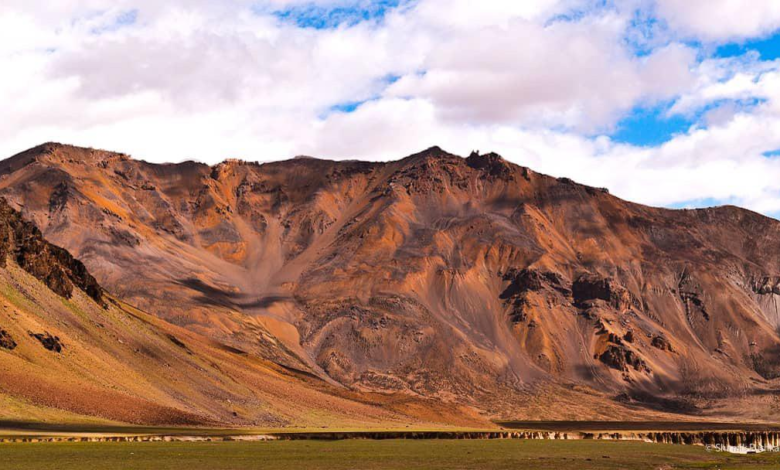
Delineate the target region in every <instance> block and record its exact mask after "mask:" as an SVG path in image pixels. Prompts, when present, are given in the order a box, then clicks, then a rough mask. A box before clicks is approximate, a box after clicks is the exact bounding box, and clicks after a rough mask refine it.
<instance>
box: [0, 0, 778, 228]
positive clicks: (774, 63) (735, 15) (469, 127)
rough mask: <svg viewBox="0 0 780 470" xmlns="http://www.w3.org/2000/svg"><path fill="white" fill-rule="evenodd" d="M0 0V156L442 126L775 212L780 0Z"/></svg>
mask: <svg viewBox="0 0 780 470" xmlns="http://www.w3.org/2000/svg"><path fill="white" fill-rule="evenodd" d="M747 5H748V2H745V1H744V0H684V1H682V0H483V1H481V2H475V1H473V0H375V1H368V0H167V1H165V2H160V1H159V0H110V1H109V0H80V1H75V0H57V1H47V2H32V1H30V0H2V1H1V2H0V103H1V104H2V105H0V157H3V158H4V157H6V156H11V155H13V154H15V153H17V152H20V151H22V150H25V149H27V148H29V147H32V146H35V145H38V144H40V143H43V142H48V141H57V142H63V143H70V144H75V145H82V146H89V147H96V148H104V149H108V150H115V151H121V152H126V153H129V154H131V155H132V156H134V157H136V158H140V159H144V160H147V161H153V162H178V161H183V160H189V159H192V160H198V161H203V162H207V163H217V162H219V161H222V160H224V159H226V158H242V159H245V160H253V161H271V160H280V159H287V158H291V157H293V156H297V155H310V156H315V157H319V158H331V159H362V160H395V159H399V158H402V157H404V156H406V155H409V154H411V153H415V152H417V151H420V150H423V149H425V148H428V147H431V146H434V145H438V146H440V147H442V148H444V149H446V150H448V151H450V152H453V153H457V154H460V155H467V154H469V153H470V152H471V151H473V150H478V151H482V152H488V151H495V152H498V153H500V154H501V155H503V156H504V157H505V158H506V159H507V160H510V161H513V162H515V163H518V164H521V165H524V166H528V167H530V168H532V169H534V170H536V171H539V172H542V173H547V174H550V175H553V176H566V177H569V178H572V179H574V180H576V181H579V182H582V183H585V184H590V185H594V186H599V187H607V188H609V189H610V190H611V192H612V193H613V194H616V195H617V196H620V197H622V198H625V199H628V200H631V201H635V202H640V203H644V204H650V205H656V206H666V207H673V208H690V207H704V206H712V205H720V204H736V205H740V206H743V207H746V208H749V209H752V210H755V211H758V212H761V213H764V214H767V215H770V216H773V217H780V1H777V0H750V2H749V6H747Z"/></svg>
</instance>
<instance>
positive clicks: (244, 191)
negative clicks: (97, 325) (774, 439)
mask: <svg viewBox="0 0 780 470" xmlns="http://www.w3.org/2000/svg"><path fill="white" fill-rule="evenodd" d="M0 194H2V195H3V196H5V197H6V198H7V199H8V201H9V202H10V203H11V205H12V206H14V207H16V208H19V209H20V210H21V212H22V214H23V215H24V217H25V218H28V219H29V220H31V221H33V222H35V224H37V225H38V226H39V227H40V228H41V230H42V231H43V234H44V235H45V236H46V237H47V238H48V239H50V240H51V241H53V242H54V243H57V244H59V245H61V246H63V247H65V248H67V249H68V250H70V251H71V252H72V253H73V254H74V255H75V256H77V257H78V258H79V259H81V260H82V261H83V262H84V264H85V265H86V266H87V267H88V268H89V270H90V271H91V272H92V273H93V274H94V275H95V277H96V278H97V280H98V281H99V282H100V283H101V284H102V285H103V286H105V287H106V288H107V290H108V291H109V292H112V293H113V294H114V295H116V296H117V297H118V298H120V299H122V300H124V301H126V302H128V303H130V304H133V305H137V306H138V307H140V308H142V309H144V310H146V311H149V312H151V313H153V314H154V315H157V316H159V317H161V318H162V319H164V320H167V321H168V322H171V323H173V324H176V325H178V326H181V327H184V328H186V329H188V330H190V331H192V332H193V334H196V335H197V336H198V337H199V338H200V337H208V338H209V339H210V340H212V341H216V342H219V343H224V344H227V345H229V346H230V347H232V348H236V349H239V350H241V351H246V352H247V353H248V355H249V357H257V358H258V360H263V361H267V362H268V363H269V364H276V365H278V367H281V368H282V369H285V370H292V371H300V372H295V373H296V374H304V373H309V374H312V375H313V376H316V377H318V378H319V379H321V381H322V382H321V385H319V386H322V387H329V388H328V390H331V391H332V392H328V393H337V394H338V393H342V392H336V391H338V390H343V391H344V392H343V393H354V394H358V396H361V397H363V398H362V399H364V400H366V401H368V402H372V403H378V404H379V405H380V406H381V403H380V401H382V400H384V402H385V403H386V402H387V401H388V400H396V399H402V398H403V399H413V400H420V402H419V403H422V405H420V406H422V407H423V408H425V407H433V406H434V403H444V404H447V405H448V406H453V405H461V406H465V407H470V408H473V409H476V410H479V411H480V412H481V413H483V416H485V417H490V418H497V417H502V418H578V419H582V418H596V417H601V418H618V417H619V418H626V417H632V416H633V417H652V416H659V414H660V413H662V412H675V413H688V414H691V415H693V416H738V417H740V418H743V419H748V418H750V419H774V418H776V417H777V415H778V413H779V412H780V411H779V410H778V408H777V400H776V396H777V395H776V393H777V392H776V388H777V385H778V382H777V380H776V378H777V377H778V376H780V362H778V360H780V356H779V355H780V336H779V335H778V332H777V330H778V326H780V312H778V299H779V298H780V297H778V296H780V287H778V283H779V282H780V222H778V221H776V220H773V219H769V218H766V217H763V216H761V215H758V214H755V213H752V212H749V211H746V210H743V209H739V208H736V207H720V208H713V209H705V210H683V211H673V210H666V209H657V208H651V207H645V206H641V205H637V204H633V203H629V202H626V201H622V200H620V199H618V198H616V197H613V196H611V195H610V194H609V193H608V192H607V191H606V190H604V189H597V188H590V187H586V186H583V185H579V184H577V183H574V182H573V181H571V180H568V179H564V178H559V179H556V178H552V177H548V176H544V175H541V174H538V173H535V172H533V171H531V170H529V169H527V168H522V167H518V166H516V165H513V164H511V163H508V162H506V161H505V160H503V159H502V158H501V157H499V156H498V155H495V154H485V155H479V154H473V155H472V156H470V157H468V158H465V159H464V158H461V157H458V156H455V155H451V154H448V153H447V152H444V151H443V150H441V149H439V148H432V149H429V150H426V151H424V152H422V153H420V154H417V155H413V156H410V157H407V158H404V159H403V160H400V161H396V162H390V163H366V162H357V161H343V162H333V161H323V160H316V159H311V158H299V159H295V160H290V161H285V162H275V163H267V164H262V165H260V164H255V163H245V162H240V161H226V162H224V163H221V164H219V165H216V166H213V167H210V166H207V165H204V164H199V163H193V162H185V163H181V164H166V165H156V164H150V163H146V162H143V161H138V160H133V159H131V158H130V157H128V156H127V155H123V154H117V153H112V152H105V151H99V150H92V149H83V148H76V147H70V146H64V145H59V144H45V145H42V146H40V147H36V148H34V149H31V150H29V151H26V152H24V153H21V154H19V155H16V156H14V157H12V158H9V159H7V160H5V161H3V162H0ZM171 328H173V327H171ZM177 331H179V330H177ZM185 343H186V341H185ZM291 373H292V372H291ZM312 380H313V379H312ZM315 382H317V381H314V382H313V383H315ZM347 390H348V391H349V392H347ZM380 397H384V398H382V399H381V400H380Z"/></svg>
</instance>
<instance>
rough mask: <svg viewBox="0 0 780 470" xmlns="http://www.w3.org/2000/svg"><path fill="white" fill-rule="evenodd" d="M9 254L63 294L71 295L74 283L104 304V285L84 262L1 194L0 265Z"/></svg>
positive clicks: (4, 264)
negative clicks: (55, 242)
mask: <svg viewBox="0 0 780 470" xmlns="http://www.w3.org/2000/svg"><path fill="white" fill-rule="evenodd" d="M9 258H11V259H12V260H14V261H15V262H16V263H17V264H18V265H19V266H20V267H21V268H22V269H24V270H25V271H27V272H28V273H30V274H32V275H33V276H34V277H36V278H37V279H39V280H40V281H42V282H43V283H44V284H46V285H47V286H48V287H49V288H50V289H51V290H53V291H54V292H56V293H57V294H59V295H61V296H63V297H65V298H71V297H72V295H73V289H74V287H76V288H78V289H81V290H82V291H84V292H85V293H86V294H87V295H88V296H89V297H91V298H92V299H93V300H95V301H96V302H98V303H99V304H101V305H104V304H105V302H104V301H103V289H102V288H101V287H100V285H99V284H98V283H97V281H96V280H95V278H94V277H92V275H91V274H89V272H87V268H86V267H85V266H84V264H83V263H81V261H79V260H77V259H75V258H73V256H71V254H70V253H68V251H67V250H65V249H64V248H60V247H58V246H55V245H52V244H51V243H49V242H47V241H46V240H45V239H44V238H43V235H42V234H41V231H40V230H38V227H36V226H35V225H34V224H33V223H31V222H27V221H26V220H24V219H23V218H22V216H21V214H20V213H19V212H17V211H16V210H14V209H13V208H12V207H11V206H10V205H8V202H7V201H6V200H5V199H2V198H0V266H2V267H5V266H6V263H7V262H8V259H9Z"/></svg>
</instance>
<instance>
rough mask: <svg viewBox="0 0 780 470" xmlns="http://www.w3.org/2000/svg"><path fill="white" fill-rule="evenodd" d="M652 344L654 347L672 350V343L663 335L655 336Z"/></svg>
mask: <svg viewBox="0 0 780 470" xmlns="http://www.w3.org/2000/svg"><path fill="white" fill-rule="evenodd" d="M650 344H651V345H652V346H653V347H654V348H658V349H661V350H663V351H672V344H671V343H670V342H669V340H668V339H666V338H664V337H663V336H654V337H653V340H652V341H651V342H650Z"/></svg>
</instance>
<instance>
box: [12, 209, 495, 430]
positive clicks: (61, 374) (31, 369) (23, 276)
mask: <svg viewBox="0 0 780 470" xmlns="http://www.w3.org/2000/svg"><path fill="white" fill-rule="evenodd" d="M0 265H1V266H2V267H0V421H3V422H8V421H30V420H35V421H41V420H42V421H54V422H59V423H62V422H93V423H110V422H123V423H134V424H157V425H219V426H224V425H240V426H262V427H280V426H302V427H312V426H317V427H330V426H333V427H357V426H360V427H387V426H391V427H392V426H395V427H405V426H420V425H427V426H430V425H431V423H438V425H441V424H442V423H444V424H447V423H460V424H461V425H476V424H479V423H482V424H483V425H484V420H483V419H481V418H479V417H478V416H476V414H473V413H470V412H469V410H465V411H463V410H442V411H439V410H438V408H437V406H436V405H435V404H433V405H432V406H421V405H420V404H419V403H417V402H415V400H414V399H410V400H406V401H405V402H403V401H398V400H396V401H395V402H393V403H383V400H382V397H377V398H376V399H374V400H373V402H374V404H368V403H366V402H367V397H364V396H356V395H354V394H351V393H350V392H348V391H346V390H343V389H338V388H335V387H333V386H330V385H327V384H325V383H323V382H322V381H319V380H316V379H313V378H311V377H307V376H306V375H305V374H302V373H300V372H296V371H294V370H287V369H285V368H283V367H279V366H278V365H276V364H273V363H270V362H268V361H266V360H263V359H260V358H258V357H252V356H251V355H249V354H247V353H246V352H244V351H241V350H239V349H235V348H232V347H229V346H225V345H222V344H220V343H217V342H215V341H212V340H209V339H207V338H204V337H202V336H200V335H198V334H195V333H192V332H189V331H187V330H183V329H181V328H178V327H175V326H172V325H169V324H166V323H165V322H164V321H162V320H160V319H157V318H156V317H153V316H150V315H148V314H146V313H144V312H141V311H139V310H137V309H135V308H133V307H130V306H128V305H126V304H124V303H122V302H120V301H118V300H117V299H115V298H113V297H112V296H111V295H109V294H107V293H105V292H104V291H103V290H102V288H101V287H100V286H99V285H98V284H97V282H96V281H95V279H94V278H93V277H92V276H91V275H90V274H89V273H88V272H87V271H86V269H85V268H84V265H83V264H81V262H79V261H77V260H74V259H73V258H72V257H71V255H70V254H69V253H68V252H67V251H65V250H64V249H62V248H59V247H57V246H54V245H51V244H49V243H48V242H46V241H45V240H44V239H43V238H42V237H41V234H40V232H39V231H38V230H37V228H36V227H35V226H34V225H33V224H31V223H29V222H26V221H24V220H22V218H21V217H20V215H19V213H18V212H16V211H14V210H13V209H11V208H10V207H9V206H8V205H7V203H6V202H5V201H4V200H2V199H0ZM456 413H457V414H456Z"/></svg>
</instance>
